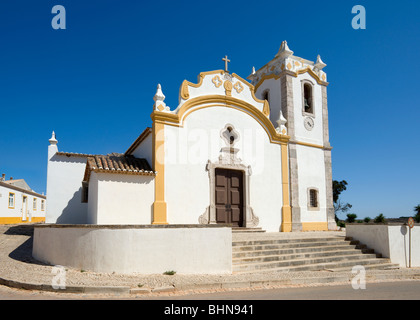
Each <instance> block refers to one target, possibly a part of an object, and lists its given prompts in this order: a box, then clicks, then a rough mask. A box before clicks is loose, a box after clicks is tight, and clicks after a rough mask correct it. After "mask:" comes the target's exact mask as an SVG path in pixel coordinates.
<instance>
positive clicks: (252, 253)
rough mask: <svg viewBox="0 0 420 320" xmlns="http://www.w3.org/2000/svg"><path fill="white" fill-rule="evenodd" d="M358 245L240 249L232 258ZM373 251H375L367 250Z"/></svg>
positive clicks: (345, 248)
mask: <svg viewBox="0 0 420 320" xmlns="http://www.w3.org/2000/svg"><path fill="white" fill-rule="evenodd" d="M355 248H356V246H354V245H347V244H337V245H331V246H330V245H328V246H313V247H301V248H286V249H264V250H239V251H232V258H241V257H258V256H270V255H288V254H298V253H311V252H328V251H339V250H354V249H355ZM366 253H373V252H366Z"/></svg>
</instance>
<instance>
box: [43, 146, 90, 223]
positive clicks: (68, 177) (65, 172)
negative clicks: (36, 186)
mask: <svg viewBox="0 0 420 320" xmlns="http://www.w3.org/2000/svg"><path fill="white" fill-rule="evenodd" d="M50 148H51V146H50ZM86 161H87V158H86V157H83V156H77V157H76V156H71V157H68V156H65V155H57V154H53V155H51V158H50V159H49V161H48V170H47V197H48V200H49V201H48V204H47V214H46V220H45V221H46V223H86V222H87V204H86V203H82V202H81V200H82V180H83V176H84V173H85V167H86Z"/></svg>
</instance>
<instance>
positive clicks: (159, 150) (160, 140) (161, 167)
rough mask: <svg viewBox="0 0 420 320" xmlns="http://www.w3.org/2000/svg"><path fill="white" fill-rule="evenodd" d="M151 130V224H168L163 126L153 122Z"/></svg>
mask: <svg viewBox="0 0 420 320" xmlns="http://www.w3.org/2000/svg"><path fill="white" fill-rule="evenodd" d="M156 112H158V111H156ZM152 130H153V150H154V152H153V164H154V171H155V172H156V177H155V202H154V203H153V222H152V224H168V221H167V214H166V202H165V125H164V124H163V123H160V122H156V121H153V128H152Z"/></svg>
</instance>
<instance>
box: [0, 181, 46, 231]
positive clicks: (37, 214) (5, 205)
mask: <svg viewBox="0 0 420 320" xmlns="http://www.w3.org/2000/svg"><path fill="white" fill-rule="evenodd" d="M9 193H13V194H14V206H12V207H9ZM23 197H26V201H27V208H26V215H25V214H24V208H23ZM34 199H36V200H35V204H34ZM42 201H44V209H42V204H41V202H42ZM46 203H47V200H46V199H44V198H41V197H39V196H36V195H34V194H31V193H28V192H25V191H23V190H22V191H21V190H17V189H16V188H14V189H12V188H9V187H7V186H2V185H0V223H19V222H32V221H35V222H40V221H44V220H45V212H46Z"/></svg>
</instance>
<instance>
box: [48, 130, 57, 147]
mask: <svg viewBox="0 0 420 320" xmlns="http://www.w3.org/2000/svg"><path fill="white" fill-rule="evenodd" d="M48 141H49V142H50V144H52V145H56V144H57V143H58V141H57V139H56V138H55V132H54V131H53V132H52V135H51V138H50V140H48Z"/></svg>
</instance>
